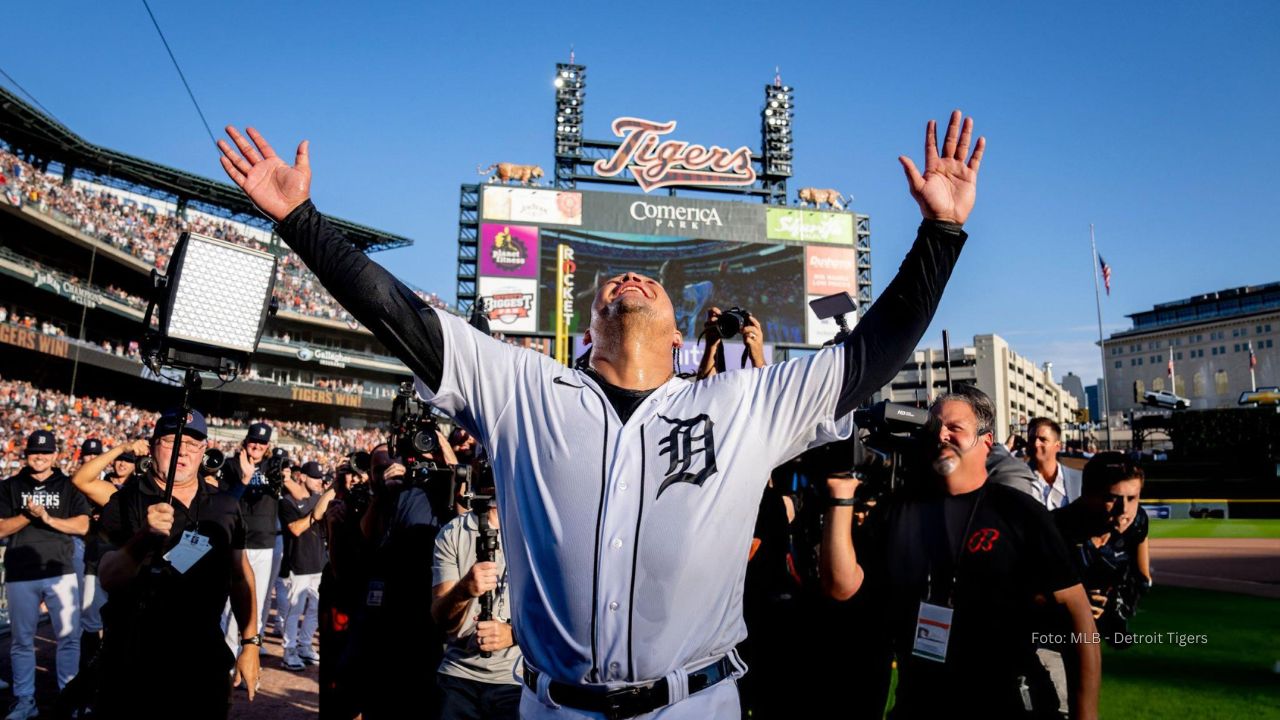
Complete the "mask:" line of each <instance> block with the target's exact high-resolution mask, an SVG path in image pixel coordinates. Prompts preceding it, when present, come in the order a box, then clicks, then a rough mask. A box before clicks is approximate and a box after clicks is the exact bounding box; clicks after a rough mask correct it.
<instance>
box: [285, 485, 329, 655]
mask: <svg viewBox="0 0 1280 720" xmlns="http://www.w3.org/2000/svg"><path fill="white" fill-rule="evenodd" d="M296 478H297V479H300V480H301V482H302V483H303V485H304V487H305V488H306V493H307V497H306V499H305V500H295V499H294V498H293V497H292V496H286V497H283V498H281V499H280V527H281V531H282V534H283V535H284V560H283V561H282V562H281V563H280V575H281V577H283V578H285V583H284V584H285V593H286V596H287V599H286V598H285V597H280V596H277V597H276V607H277V608H278V609H279V608H283V609H284V612H285V618H284V633H283V635H284V667H285V668H286V669H288V670H302V669H303V668H304V667H305V666H306V665H319V664H320V655H319V654H318V653H317V652H316V651H315V649H314V648H312V646H311V638H312V636H314V635H315V633H316V629H317V628H319V627H320V574H321V573H322V572H323V571H324V565H325V561H326V560H327V557H326V555H325V548H324V535H323V534H322V532H321V530H322V528H323V522H322V521H323V520H324V514H325V513H326V512H328V510H329V502H330V501H331V500H333V497H334V494H335V492H336V491H335V488H334V487H333V486H330V487H328V488H325V487H324V472H323V471H322V470H321V468H320V464H319V463H317V462H315V461H312V462H308V463H304V464H303V465H302V468H301V470H300V472H298V473H296ZM299 623H301V625H302V627H301V630H299V627H298V625H299Z"/></svg>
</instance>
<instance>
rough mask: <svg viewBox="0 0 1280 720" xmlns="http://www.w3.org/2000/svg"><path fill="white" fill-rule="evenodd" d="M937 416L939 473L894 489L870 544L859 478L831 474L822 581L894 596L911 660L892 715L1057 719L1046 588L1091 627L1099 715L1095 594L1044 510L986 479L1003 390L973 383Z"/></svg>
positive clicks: (1083, 677)
mask: <svg viewBox="0 0 1280 720" xmlns="http://www.w3.org/2000/svg"><path fill="white" fill-rule="evenodd" d="M931 412H932V414H933V415H934V416H935V417H936V418H937V420H938V422H939V423H940V428H939V430H938V433H937V435H936V437H935V438H934V440H935V441H936V444H935V445H934V450H933V451H932V452H931V453H930V455H931V457H930V459H931V460H932V463H931V466H932V469H933V472H934V474H935V475H936V478H935V481H934V482H933V483H927V484H926V483H923V482H920V483H915V485H914V486H908V487H907V488H906V489H905V490H904V491H903V492H900V493H897V494H895V495H894V496H891V497H890V498H889V499H888V500H887V503H886V505H887V506H886V507H885V509H884V511H883V512H882V513H880V514H879V515H878V516H877V517H873V518H872V520H871V522H872V523H873V525H872V527H871V528H869V533H868V534H869V540H868V541H867V542H865V543H864V547H863V548H861V549H860V550H855V547H854V544H853V541H852V537H853V528H852V518H853V507H852V506H853V504H854V501H853V498H854V494H855V492H856V489H857V485H858V481H857V480H856V479H850V480H841V479H835V478H833V479H830V480H829V481H828V487H829V488H830V490H831V495H832V500H831V507H830V508H829V510H828V511H827V518H826V519H827V523H826V528H825V531H824V538H823V547H822V569H823V582H824V585H825V586H826V587H827V590H828V593H829V594H830V595H831V596H832V597H835V598H837V599H846V598H849V597H851V596H853V595H854V594H855V593H857V592H859V591H860V590H861V589H862V588H863V586H864V582H865V584H872V585H876V586H877V590H878V591H880V592H882V593H884V598H885V606H884V607H885V608H886V610H887V612H888V616H887V617H886V618H884V619H883V621H884V622H887V623H889V625H890V628H891V632H892V634H893V636H894V640H895V649H896V651H897V656H898V661H899V667H898V686H897V701H896V703H895V707H894V712H893V717H894V718H935V717H941V716H943V715H948V714H954V713H960V714H964V715H976V714H978V713H985V714H987V715H991V716H993V717H1001V718H1013V717H1027V718H1031V717H1056V716H1057V711H1058V699H1057V696H1056V693H1055V692H1054V690H1053V686H1052V683H1051V682H1050V680H1049V678H1048V675H1047V674H1046V673H1045V672H1044V668H1043V667H1042V666H1041V665H1040V663H1039V661H1038V660H1037V658H1036V649H1035V645H1034V634H1035V629H1036V628H1035V627H1034V624H1035V619H1036V612H1037V598H1038V597H1051V598H1052V599H1053V600H1054V601H1055V602H1057V603H1059V604H1061V605H1064V606H1065V607H1066V610H1067V612H1068V614H1069V616H1070V624H1071V629H1072V631H1074V632H1076V633H1079V634H1080V636H1079V637H1078V638H1077V640H1079V642H1077V643H1075V647H1074V648H1073V650H1074V651H1075V652H1073V653H1072V660H1073V662H1074V663H1075V664H1078V666H1079V668H1080V669H1079V670H1078V671H1077V675H1076V677H1077V682H1076V683H1075V685H1074V687H1073V688H1072V690H1073V695H1074V697H1075V700H1074V707H1075V708H1076V711H1077V717H1082V718H1096V717H1097V702H1098V684H1099V676H1100V672H1101V669H1100V668H1101V653H1100V649H1099V647H1098V645H1097V644H1096V643H1092V642H1089V640H1088V639H1089V638H1090V637H1091V636H1092V635H1093V633H1094V623H1093V614H1092V613H1091V612H1090V609H1089V601H1088V598H1087V597H1086V596H1085V592H1084V588H1083V587H1082V586H1081V585H1080V583H1079V580H1078V579H1077V577H1076V574H1075V571H1074V569H1073V568H1072V566H1071V561H1070V558H1069V557H1068V553H1067V549H1066V547H1065V545H1064V544H1063V542H1062V538H1061V536H1060V535H1059V534H1058V532H1057V529H1056V528H1055V527H1054V526H1053V522H1052V520H1051V518H1050V517H1049V514H1048V512H1047V511H1046V510H1045V509H1044V507H1043V506H1041V505H1039V504H1037V503H1036V502H1035V501H1034V500H1033V499H1032V498H1030V497H1028V496H1027V495H1026V494H1025V493H1021V492H1017V491H1015V490H1013V489H1010V488H1008V487H1006V486H1004V485H998V484H994V483H988V482H987V470H986V462H987V457H988V453H989V452H990V448H991V446H992V444H993V442H994V440H993V437H992V426H993V424H994V422H995V411H994V409H993V407H992V405H991V400H990V399H989V398H988V397H987V396H986V395H984V394H983V393H981V391H979V390H977V389H976V388H974V387H972V386H960V387H959V388H957V390H956V391H955V392H953V393H949V394H944V395H942V396H941V397H939V398H938V399H937V401H935V403H934V405H933V408H932V410H931ZM953 615H954V625H953V621H952V617H953ZM869 621H870V622H881V621H882V619H881V618H872V619H869Z"/></svg>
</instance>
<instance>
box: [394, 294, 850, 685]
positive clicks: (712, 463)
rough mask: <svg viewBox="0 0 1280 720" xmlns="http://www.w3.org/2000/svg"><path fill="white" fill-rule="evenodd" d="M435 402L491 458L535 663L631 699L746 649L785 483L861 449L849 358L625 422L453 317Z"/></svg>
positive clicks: (569, 374)
mask: <svg viewBox="0 0 1280 720" xmlns="http://www.w3.org/2000/svg"><path fill="white" fill-rule="evenodd" d="M438 317H439V318H440V324H441V326H442V328H443V338H444V357H443V375H442V382H441V384H440V389H439V391H438V392H436V393H432V392H431V391H430V389H429V388H428V387H426V386H425V384H423V383H421V382H420V383H419V384H418V390H419V392H420V393H421V394H422V395H423V397H424V398H425V399H427V400H428V401H430V402H431V403H432V404H434V405H435V406H437V407H439V408H440V409H441V410H443V411H445V412H447V413H448V414H450V415H451V416H453V417H454V418H455V419H456V420H457V421H458V422H459V423H461V424H462V425H463V426H464V427H466V428H467V429H468V430H470V431H472V432H473V433H474V434H475V435H476V436H477V437H478V438H479V439H480V440H481V441H482V442H483V443H484V444H485V446H486V447H488V448H489V450H490V454H491V458H492V461H493V464H494V475H495V478H496V481H497V486H498V494H499V498H498V507H499V511H500V513H501V517H502V533H503V536H504V546H505V547H506V548H507V553H508V554H507V559H508V560H507V561H508V567H509V572H510V579H511V591H512V607H513V626H514V627H515V630H516V635H517V637H518V640H519V644H520V647H521V649H522V650H523V651H524V654H525V657H526V658H527V660H528V661H529V662H530V663H531V664H532V665H533V667H535V668H537V669H538V670H540V671H542V672H543V673H546V674H547V675H549V676H550V677H551V678H552V679H554V680H558V681H560V682H565V683H593V684H594V683H600V684H606V685H609V686H621V685H625V684H629V683H637V682H649V681H654V680H657V679H660V678H662V677H663V676H665V675H667V674H668V673H670V672H672V671H673V670H676V669H679V668H683V669H685V670H692V669H696V668H699V667H701V666H703V665H706V664H707V663H708V662H709V661H710V660H713V659H715V658H718V657H719V656H721V655H723V654H725V653H727V652H729V651H730V650H731V649H733V647H734V646H735V645H736V644H737V643H738V642H740V641H741V640H742V639H743V638H745V637H746V626H745V625H744V623H743V620H742V583H743V577H744V574H745V572H746V566H747V552H748V549H749V547H750V543H751V533H752V529H753V526H754V519H755V516H756V512H757V508H758V506H759V502H760V494H761V492H762V491H763V488H764V485H765V482H766V480H767V479H768V477H769V471H770V470H771V469H772V468H773V467H775V466H777V465H780V464H782V463H783V462H784V461H786V460H788V459H790V458H792V457H794V456H796V455H798V454H799V453H801V452H802V451H804V450H805V449H807V448H810V447H813V446H815V445H819V444H823V443H828V442H832V441H835V440H837V439H843V438H846V437H848V436H849V433H850V432H851V431H852V429H853V425H852V416H851V414H850V415H846V416H845V418H843V419H842V421H841V422H836V419H835V418H834V414H835V408H836V400H837V396H838V395H839V393H840V387H841V382H842V370H843V367H844V353H845V348H844V347H835V348H827V349H824V350H821V351H819V352H817V353H815V354H813V355H811V356H809V357H806V358H802V359H797V360H793V361H790V362H785V363H781V364H777V365H772V366H770V367H767V368H763V369H760V370H743V371H735V372H729V373H724V374H720V375H717V376H715V377H714V378H712V379H710V380H707V381H702V382H697V383H690V382H688V381H686V380H682V379H679V378H673V379H671V380H670V381H668V382H667V383H666V384H665V385H663V386H662V387H660V388H658V389H657V390H655V391H654V392H653V393H652V394H651V395H650V396H649V397H648V398H647V399H646V400H645V401H644V402H643V403H642V404H641V405H640V406H639V407H638V408H637V409H636V411H635V413H634V414H633V415H632V416H631V417H630V418H629V420H628V421H627V422H626V423H623V422H621V421H620V419H619V418H618V416H617V413H616V412H615V411H614V408H613V406H612V405H611V404H610V403H609V401H608V400H607V398H606V396H605V394H604V392H603V391H602V390H601V389H600V387H599V385H597V384H596V382H595V381H593V380H592V379H591V377H590V376H588V375H587V374H586V373H583V372H581V371H576V370H572V369H569V368H566V367H564V366H562V365H560V364H558V363H556V362H555V361H553V360H552V359H550V358H548V357H546V356H544V355H541V354H538V353H534V352H529V351H528V350H523V349H519V348H516V347H513V346H510V345H507V344H505V343H502V342H498V341H496V340H493V339H492V338H489V337H488V336H486V335H484V334H482V333H480V332H478V331H476V330H475V329H473V328H471V327H470V326H469V325H467V324H466V323H464V322H463V321H461V320H459V319H457V318H455V317H453V316H450V315H448V314H446V313H439V314H438Z"/></svg>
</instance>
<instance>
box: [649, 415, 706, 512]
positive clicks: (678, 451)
mask: <svg viewBox="0 0 1280 720" xmlns="http://www.w3.org/2000/svg"><path fill="white" fill-rule="evenodd" d="M658 417H659V418H662V419H663V420H665V421H666V422H669V423H671V425H672V428H671V432H670V434H668V435H667V436H666V437H664V438H663V439H661V440H659V441H658V447H660V448H662V449H661V450H659V451H658V454H659V455H670V456H671V457H670V458H669V459H670V461H671V462H670V464H669V465H668V466H667V473H666V474H667V477H666V479H665V480H663V481H662V485H661V486H660V487H659V488H658V497H662V493H663V492H664V491H665V490H666V489H667V488H669V487H671V485H672V484H674V483H679V482H686V483H691V484H693V485H698V486H701V485H702V483H704V482H706V481H707V478H709V477H711V476H712V475H713V474H715V471H716V443H715V437H714V436H713V435H712V434H711V429H712V427H713V426H714V423H712V422H711V418H709V417H707V416H706V415H699V416H697V417H695V418H693V419H692V420H672V419H671V418H667V417H662V416H661V415H659V416H658Z"/></svg>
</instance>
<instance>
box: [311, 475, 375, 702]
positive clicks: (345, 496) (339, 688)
mask: <svg viewBox="0 0 1280 720" xmlns="http://www.w3.org/2000/svg"><path fill="white" fill-rule="evenodd" d="M369 462H370V456H369V453H367V452H357V453H352V454H351V455H349V456H348V457H347V461H346V463H345V464H344V465H343V466H342V467H339V468H338V469H337V470H336V471H335V473H334V481H333V486H332V487H333V490H334V498H333V500H331V501H330V502H329V508H328V510H327V512H326V513H325V516H324V526H325V537H326V538H327V539H328V560H329V561H328V562H327V563H326V564H325V566H324V570H323V571H322V572H321V578H320V647H322V648H324V656H323V657H322V658H321V659H320V717H322V718H326V719H328V718H333V719H334V720H352V718H355V717H357V716H358V715H360V707H361V704H360V698H361V695H362V694H363V692H362V690H363V688H362V685H361V682H360V679H361V668H360V662H359V654H358V649H359V645H358V643H355V642H352V635H353V633H354V627H355V624H356V623H358V622H359V617H358V616H359V614H360V611H361V607H362V606H363V604H364V602H365V594H366V592H367V591H368V581H369V578H368V574H367V568H368V564H369V562H370V560H369V557H368V556H369V550H368V547H367V544H366V543H365V541H364V535H363V534H362V532H361V529H360V522H361V520H362V519H363V518H364V514H365V511H366V510H368V508H369V502H370V500H371V494H370V488H369V474H368V473H369Z"/></svg>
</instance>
